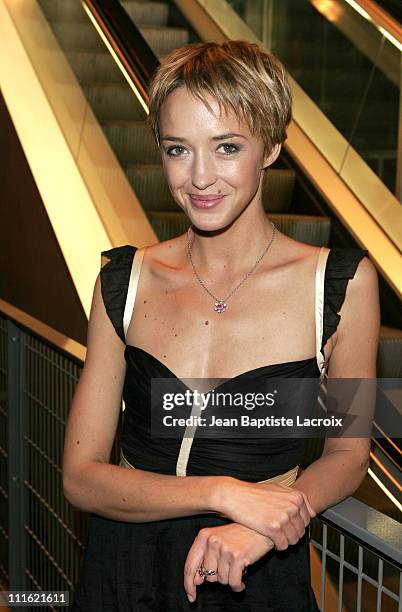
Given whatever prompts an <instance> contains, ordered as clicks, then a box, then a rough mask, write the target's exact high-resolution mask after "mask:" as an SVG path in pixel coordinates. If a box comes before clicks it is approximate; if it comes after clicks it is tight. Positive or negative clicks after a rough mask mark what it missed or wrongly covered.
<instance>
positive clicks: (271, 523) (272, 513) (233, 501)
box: [217, 477, 316, 550]
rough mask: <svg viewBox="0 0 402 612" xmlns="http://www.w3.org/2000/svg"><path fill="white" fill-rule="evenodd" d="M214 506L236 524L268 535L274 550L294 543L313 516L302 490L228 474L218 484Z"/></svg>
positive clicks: (302, 533)
mask: <svg viewBox="0 0 402 612" xmlns="http://www.w3.org/2000/svg"><path fill="white" fill-rule="evenodd" d="M217 506H218V511H219V512H220V513H221V514H223V515H224V516H226V517H228V518H230V519H231V520H232V521H234V522H235V523H240V524H241V525H244V526H245V527H249V528H250V529H254V531H258V532H259V533H261V534H262V535H264V536H267V537H269V538H271V540H272V541H273V542H274V545H275V548H277V550H285V549H286V548H288V546H289V544H296V543H297V542H298V541H299V539H300V538H301V537H302V536H303V535H304V533H305V530H306V527H307V525H308V524H309V523H310V519H311V518H312V517H314V516H315V515H316V512H315V511H314V510H313V508H312V507H311V505H310V504H309V501H308V499H307V496H306V495H305V494H304V493H303V492H302V491H299V490H297V489H295V488H292V487H288V486H285V485H282V484H279V483H275V482H267V483H251V482H245V481H242V480H238V479H236V478H231V477H229V478H228V479H227V480H225V483H224V484H223V486H221V487H220V490H219V493H218V501H217Z"/></svg>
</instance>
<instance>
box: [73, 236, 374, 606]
mask: <svg viewBox="0 0 402 612" xmlns="http://www.w3.org/2000/svg"><path fill="white" fill-rule="evenodd" d="M135 251H136V248H135V247H133V246H131V245H125V246H122V247H116V248H114V249H111V250H109V251H106V252H104V253H103V255H104V256H106V257H107V258H108V260H109V261H108V263H106V265H104V266H103V267H102V270H101V288H102V295H103V300H104V303H105V307H106V311H107V313H108V315H109V317H110V319H111V321H112V323H113V325H114V327H115V329H116V332H117V334H118V335H119V337H120V338H121V339H122V340H123V342H124V343H125V331H124V327H123V315H124V312H125V305H126V298H127V291H128V288H129V283H130V273H131V269H132V263H133V256H134V253H135ZM326 253H327V257H326V258H325V262H324V265H323V270H322V293H321V304H319V302H320V299H319V298H318V301H317V294H316V316H319V317H321V336H322V337H320V338H319V342H318V343H317V347H318V346H319V349H318V353H319V354H318V353H317V355H316V356H314V357H312V358H310V359H305V360H302V361H293V362H286V363H283V364H274V365H267V366H263V367H262V368H257V369H255V370H250V371H248V372H244V373H243V374H241V375H239V376H236V377H234V378H233V379H231V380H230V381H229V387H230V390H233V388H234V387H236V385H239V384H241V386H242V388H243V389H244V386H247V384H248V383H250V384H251V385H253V384H255V382H256V381H258V380H262V379H264V378H267V377H288V378H292V377H297V378H303V377H309V378H319V377H320V374H322V369H321V366H322V363H323V352H322V348H323V347H324V346H325V343H326V341H327V340H328V338H329V337H330V336H331V335H332V334H333V332H334V331H335V330H336V327H337V325H338V323H339V320H340V316H339V315H338V314H337V313H338V312H339V310H340V308H341V305H342V303H343V300H344V297H345V292H346V287H347V283H348V281H349V279H350V278H353V276H354V274H355V271H356V268H357V265H358V263H359V261H360V260H361V259H362V258H363V257H364V256H365V255H367V254H368V252H367V251H365V250H361V249H351V248H333V249H331V250H329V251H328V250H326ZM316 285H317V281H316ZM125 359H126V361H127V371H126V377H125V382H124V389H123V398H124V401H125V411H124V413H123V429H122V439H121V448H122V452H123V454H124V457H125V459H126V460H127V461H128V462H130V463H131V464H132V465H133V466H135V467H137V468H139V469H142V470H148V471H151V472H157V473H160V474H171V475H175V474H177V462H178V455H179V453H180V444H181V440H177V439H166V440H164V441H163V444H161V441H160V440H158V439H156V438H154V437H152V436H151V435H150V417H149V397H150V380H151V378H152V377H166V378H169V377H171V378H175V379H176V380H179V379H177V377H176V376H175V374H174V373H173V372H171V371H170V370H169V369H168V368H167V367H166V366H165V365H164V364H163V363H162V362H160V361H159V360H158V359H156V358H155V357H154V356H153V355H151V354H150V353H148V352H147V351H144V350H143V349H141V348H139V347H135V346H130V345H126V347H125ZM305 443H306V440H305V439H301V438H295V439H255V440H250V439H248V440H240V439H239V440H233V439H221V440H218V439H214V440H211V439H201V438H197V435H195V437H194V439H193V440H192V445H191V450H190V454H189V456H188V459H187V463H186V474H187V475H195V476H202V475H230V476H234V477H236V478H239V479H242V480H247V481H250V482H257V481H260V480H265V479H267V478H270V477H273V476H276V475H278V474H283V473H284V472H286V471H288V470H290V469H291V468H293V467H294V466H295V465H298V464H300V463H301V461H302V458H303V453H304V448H305ZM227 522H230V521H229V519H226V518H223V517H219V516H218V515H207V514H199V515H195V516H190V517H184V518H175V519H167V520H160V521H153V522H147V523H128V522H122V521H116V520H111V519H108V518H105V517H102V516H99V515H97V514H95V513H92V514H91V518H90V527H89V532H88V539H87V543H86V548H85V551H84V554H83V556H82V560H81V571H80V578H79V581H78V584H77V585H76V588H75V590H74V593H73V598H72V599H73V603H72V606H71V609H72V610H73V611H74V612H78V611H82V612H101V611H102V612H111V611H119V612H143V611H144V612H145V611H147V612H148V611H152V612H181V611H189V610H204V611H208V612H212V611H215V610H216V611H235V610H236V611H239V612H292V611H294V612H313V611H317V610H319V608H318V606H317V603H316V600H315V597H314V593H313V590H312V587H311V582H310V555H309V531H307V530H306V532H305V534H304V536H303V537H302V538H301V539H300V540H299V541H298V542H297V544H295V545H290V546H289V547H288V548H287V549H286V550H284V551H278V550H276V549H273V550H271V551H269V552H268V553H267V554H266V555H264V556H263V557H262V558H261V559H259V560H258V561H257V562H256V563H255V564H253V565H251V566H249V567H248V571H247V574H246V575H245V576H244V579H243V580H244V583H245V585H246V588H245V590H244V591H242V592H241V593H235V592H234V591H232V589H231V588H230V586H228V585H222V584H220V583H218V582H215V583H211V582H207V581H205V582H204V583H203V584H202V585H200V586H199V587H197V600H196V602H194V603H192V604H191V603H190V602H189V601H188V599H187V596H186V593H185V591H184V587H183V568H184V564H185V560H186V557H187V554H188V550H189V548H190V547H191V545H192V543H193V541H194V539H195V537H196V536H197V534H198V532H199V530H200V529H202V528H203V527H206V526H215V525H224V524H226V523H227Z"/></svg>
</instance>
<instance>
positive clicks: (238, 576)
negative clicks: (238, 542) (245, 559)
mask: <svg viewBox="0 0 402 612" xmlns="http://www.w3.org/2000/svg"><path fill="white" fill-rule="evenodd" d="M244 569H245V566H244V565H242V564H241V563H240V562H239V561H233V562H232V563H231V564H230V572H229V583H228V584H229V586H230V587H231V589H232V591H235V592H236V593H240V592H241V591H244V589H245V588H246V585H245V584H244V582H243V575H244V574H243V570H244Z"/></svg>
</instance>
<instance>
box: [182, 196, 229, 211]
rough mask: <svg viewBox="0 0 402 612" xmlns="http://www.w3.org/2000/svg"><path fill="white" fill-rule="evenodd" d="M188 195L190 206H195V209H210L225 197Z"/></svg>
mask: <svg viewBox="0 0 402 612" xmlns="http://www.w3.org/2000/svg"><path fill="white" fill-rule="evenodd" d="M189 195H190V200H191V202H192V204H193V205H194V206H196V207H197V208H211V207H212V206H215V205H216V204H218V203H219V202H221V201H222V200H223V198H224V197H225V195H208V196H197V195H192V194H189Z"/></svg>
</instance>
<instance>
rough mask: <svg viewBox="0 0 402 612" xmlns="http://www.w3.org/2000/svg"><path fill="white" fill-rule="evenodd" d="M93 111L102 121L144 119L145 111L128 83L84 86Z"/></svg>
mask: <svg viewBox="0 0 402 612" xmlns="http://www.w3.org/2000/svg"><path fill="white" fill-rule="evenodd" d="M82 89H83V91H84V92H85V95H86V97H87V100H88V103H89V104H90V105H91V107H92V110H93V112H94V113H95V115H96V117H97V118H98V120H99V121H100V122H102V121H103V120H109V119H116V118H118V119H121V120H123V121H144V120H145V111H144V109H143V108H142V107H141V106H140V104H139V102H138V100H137V98H136V97H135V95H134V94H133V92H132V91H131V89H130V88H129V87H128V86H127V85H126V84H123V85H118V84H117V83H103V84H101V83H98V84H94V85H84V86H83V87H82Z"/></svg>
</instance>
